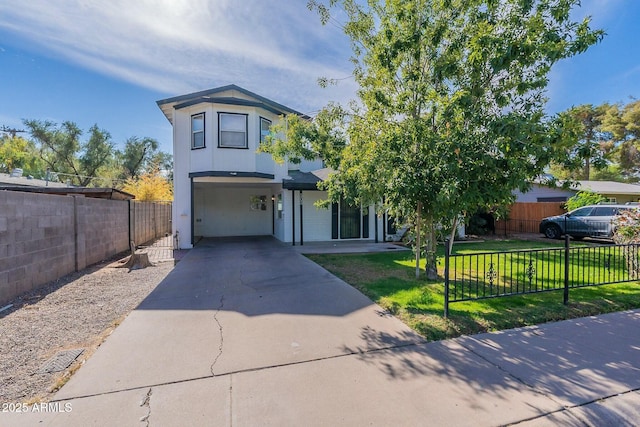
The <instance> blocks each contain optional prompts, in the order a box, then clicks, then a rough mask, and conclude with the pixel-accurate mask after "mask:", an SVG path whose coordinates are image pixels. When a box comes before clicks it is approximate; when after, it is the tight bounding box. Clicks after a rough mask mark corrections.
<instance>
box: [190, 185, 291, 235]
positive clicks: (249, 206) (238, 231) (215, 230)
mask: <svg viewBox="0 0 640 427" xmlns="http://www.w3.org/2000/svg"><path fill="white" fill-rule="evenodd" d="M190 178H191V203H192V212H193V216H192V236H193V237H194V243H195V242H196V241H197V240H199V239H201V238H204V237H232V236H272V235H274V234H275V231H276V230H275V221H274V199H275V195H276V194H277V193H278V192H279V191H280V187H281V186H280V185H279V184H276V183H274V182H273V175H268V174H259V173H241V172H236V173H224V174H221V173H219V172H209V173H193V174H190Z"/></svg>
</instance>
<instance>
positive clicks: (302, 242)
mask: <svg viewBox="0 0 640 427" xmlns="http://www.w3.org/2000/svg"><path fill="white" fill-rule="evenodd" d="M302 245H304V238H303V236H302V190H300V246H302Z"/></svg>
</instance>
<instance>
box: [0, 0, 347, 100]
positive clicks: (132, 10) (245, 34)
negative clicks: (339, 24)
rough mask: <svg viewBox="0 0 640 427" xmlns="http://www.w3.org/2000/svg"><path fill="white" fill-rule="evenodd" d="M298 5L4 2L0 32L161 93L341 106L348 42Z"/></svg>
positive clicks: (218, 0)
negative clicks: (337, 83)
mask: <svg viewBox="0 0 640 427" xmlns="http://www.w3.org/2000/svg"><path fill="white" fill-rule="evenodd" d="M305 5H306V2H304V1H301V0H281V1H269V2H267V1H264V0H243V1H242V2H238V1H232V0H137V1H130V0H112V1H109V2H105V1H100V0H67V1H55V2H52V1H50V0H30V1H28V2H25V1H23V0H20V1H17V0H5V1H3V2H2V3H1V4H0V27H2V28H4V29H5V30H9V31H10V32H12V33H14V34H16V35H17V36H18V37H20V38H22V39H26V40H28V41H29V42H30V43H35V44H36V45H37V46H38V47H39V49H40V50H41V51H44V52H50V54H51V55H53V56H56V57H60V56H61V57H63V58H66V59H67V60H70V61H72V62H74V63H77V64H79V65H81V66H84V67H86V68H89V69H92V70H96V71H99V72H102V73H104V74H107V75H111V76H115V77H117V78H120V79H123V80H126V81H128V82H131V83H134V84H137V85H141V86H144V87H147V88H151V89H154V90H158V91H160V92H163V93H166V94H167V95H178V94H182V93H185V92H188V91H192V90H202V89H207V88H211V87H215V86H218V85H222V84H227V83H236V84H239V85H241V86H244V87H246V88H247V89H250V90H254V91H256V92H258V93H260V94H263V95H265V96H267V97H272V98H274V99H275V100H277V101H279V102H282V103H284V104H287V105H289V106H291V107H294V108H298V109H309V108H318V107H321V106H322V105H324V104H325V103H326V102H327V101H328V100H330V99H337V100H339V101H344V100H345V99H347V98H349V97H350V96H351V95H352V94H353V92H354V84H353V82H349V81H347V82H346V83H345V84H343V85H342V86H341V87H340V88H333V89H329V90H324V91H323V90H322V89H320V88H318V87H317V85H316V79H317V77H320V76H327V77H343V76H345V75H349V74H350V73H351V65H350V63H349V62H348V56H349V54H350V50H349V46H348V40H347V39H346V37H345V36H344V35H342V33H341V32H340V30H339V29H337V28H335V27H333V26H330V25H328V26H324V27H323V26H322V25H321V24H320V22H319V19H318V17H317V16H316V15H315V14H314V13H312V12H310V11H308V10H307V9H306V6H305Z"/></svg>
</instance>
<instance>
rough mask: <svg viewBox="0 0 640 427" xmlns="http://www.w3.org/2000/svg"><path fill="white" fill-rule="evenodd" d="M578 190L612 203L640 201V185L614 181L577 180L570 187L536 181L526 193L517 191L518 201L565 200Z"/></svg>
mask: <svg viewBox="0 0 640 427" xmlns="http://www.w3.org/2000/svg"><path fill="white" fill-rule="evenodd" d="M578 191H592V192H594V193H597V194H600V195H602V196H604V197H606V198H607V201H608V202H611V203H621V204H624V203H627V202H638V201H640V185H636V184H626V183H623V182H614V181H577V182H576V184H575V185H572V186H571V187H570V188H569V189H563V188H561V187H556V188H552V187H548V186H546V185H544V184H541V183H534V184H533V186H532V188H531V190H530V191H528V192H526V193H521V192H516V202H565V201H567V199H569V198H570V197H572V196H574V195H575V194H576V193H577V192H578Z"/></svg>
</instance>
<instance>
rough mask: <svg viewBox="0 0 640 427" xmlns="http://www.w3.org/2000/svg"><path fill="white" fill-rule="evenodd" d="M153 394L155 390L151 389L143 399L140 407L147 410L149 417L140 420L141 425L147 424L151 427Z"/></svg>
mask: <svg viewBox="0 0 640 427" xmlns="http://www.w3.org/2000/svg"><path fill="white" fill-rule="evenodd" d="M152 394H153V388H149V391H147V394H146V396H145V397H144V399H142V402H140V407H141V408H144V407H146V408H147V415H145V416H143V417H141V418H140V422H141V423H145V425H146V426H147V427H149V422H150V421H149V418H151V395H152Z"/></svg>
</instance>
